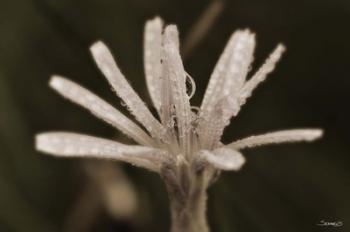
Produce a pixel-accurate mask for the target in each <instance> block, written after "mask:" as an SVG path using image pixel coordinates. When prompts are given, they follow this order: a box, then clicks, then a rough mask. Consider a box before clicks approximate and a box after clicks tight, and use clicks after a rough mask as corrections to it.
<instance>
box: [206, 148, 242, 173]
mask: <svg viewBox="0 0 350 232" xmlns="http://www.w3.org/2000/svg"><path fill="white" fill-rule="evenodd" d="M200 158H202V159H204V160H206V161H207V162H208V163H210V164H211V165H213V166H214V167H215V168H217V169H221V170H233V171H238V170H239V169H240V168H241V167H242V166H243V164H244V163H245V158H244V156H243V155H242V154H241V153H239V152H238V151H236V150H234V149H229V148H218V149H215V150H214V151H207V150H204V151H202V152H201V153H200Z"/></svg>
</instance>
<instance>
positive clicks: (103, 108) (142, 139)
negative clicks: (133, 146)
mask: <svg viewBox="0 0 350 232" xmlns="http://www.w3.org/2000/svg"><path fill="white" fill-rule="evenodd" d="M49 84H50V87H51V88H53V89H54V90H56V91H57V92H58V93H59V94H61V95H62V96H64V97H65V98H67V99H69V100H71V101H72V102H74V103H76V104H78V105H80V106H82V107H84V108H85V109H88V110H89V111H90V112H91V113H92V114H93V115H95V116H97V117H98V118H101V119H102V120H104V121H106V122H107V123H109V124H111V125H112V126H114V127H116V128H117V129H119V130H120V131H121V132H123V133H124V134H126V135H127V136H129V137H131V138H132V139H134V140H135V141H136V142H138V143H139V144H142V145H148V146H151V145H153V144H154V142H153V140H152V139H151V138H150V137H149V135H148V134H146V133H145V132H144V131H143V130H142V129H141V128H140V127H139V126H138V125H136V124H135V123H134V122H133V121H131V120H130V119H128V118H127V117H125V116H124V115H123V114H122V113H121V112H119V111H118V110H117V109H115V108H114V107H113V106H111V105H110V104H108V103H107V102H105V101H104V100H102V99H101V98H99V97H98V96H96V95H95V94H93V93H92V92H90V91H89V90H87V89H85V88H83V87H82V86H80V85H78V84H76V83H74V82H73V81H70V80H68V79H65V78H63V77H59V76H53V77H52V78H51V80H50V83H49Z"/></svg>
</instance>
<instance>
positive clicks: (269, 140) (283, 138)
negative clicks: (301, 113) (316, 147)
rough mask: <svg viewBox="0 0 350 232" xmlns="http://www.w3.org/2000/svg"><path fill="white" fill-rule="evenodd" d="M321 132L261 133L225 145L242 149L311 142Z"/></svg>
mask: <svg viewBox="0 0 350 232" xmlns="http://www.w3.org/2000/svg"><path fill="white" fill-rule="evenodd" d="M322 134H323V131H322V130H321V129H294V130H284V131H276V132H270V133H267V134H262V135H253V136H250V137H247V138H244V139H240V140H238V141H235V142H232V143H230V144H228V145H226V146H225V147H229V148H233V149H237V150H239V149H244V148H250V147H257V146H263V145H269V144H278V143H294V142H311V141H314V140H316V139H318V138H320V137H321V136H322Z"/></svg>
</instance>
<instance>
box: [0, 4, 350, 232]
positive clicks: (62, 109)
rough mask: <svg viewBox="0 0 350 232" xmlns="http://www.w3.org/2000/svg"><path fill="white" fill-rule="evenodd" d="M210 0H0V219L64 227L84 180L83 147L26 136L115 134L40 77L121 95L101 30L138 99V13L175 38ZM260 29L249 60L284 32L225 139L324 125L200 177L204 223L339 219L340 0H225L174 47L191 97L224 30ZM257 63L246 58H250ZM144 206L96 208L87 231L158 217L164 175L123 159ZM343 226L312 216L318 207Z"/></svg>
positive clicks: (132, 227)
mask: <svg viewBox="0 0 350 232" xmlns="http://www.w3.org/2000/svg"><path fill="white" fill-rule="evenodd" d="M208 3H209V1H207V0H201V1H199V0H196V1H190V0H187V1H185V0H172V1H165V0H143V1H142V0H85V1H83V0H81V1H78V0H74V1H73V0H32V1H31V0H26V1H25V0H22V1H20V0H13V1H10V0H1V2H0V153H1V155H0V231H19V232H20V231H33V232H36V231H38V232H40V231H61V230H62V226H63V224H64V221H65V220H66V217H67V214H68V212H69V211H70V209H71V208H72V205H74V203H75V202H76V201H77V199H78V197H79V193H80V192H81V191H82V189H84V188H83V187H84V183H85V182H86V180H85V177H84V175H82V174H81V172H82V171H81V161H79V160H61V159H55V158H52V157H47V156H44V155H41V154H39V153H37V152H35V151H34V148H33V136H34V134H35V133H37V132H41V131H48V130H70V131H78V132H83V133H89V134H95V135H100V136H104V137H113V136H114V135H115V130H113V129H112V128H110V127H108V126H107V125H105V124H104V123H102V122H100V121H99V120H97V119H95V118H94V117H92V116H91V115H89V114H88V113H87V112H86V111H84V110H82V109H80V108H79V107H77V106H75V105H73V104H71V103H69V102H67V101H65V100H63V99H62V98H61V97H60V96H58V95H57V94H56V93H54V92H53V91H52V90H50V89H49V88H48V85H47V82H48V80H49V77H50V75H51V74H61V75H64V76H67V77H69V78H71V79H72V80H74V81H77V82H79V83H81V84H83V85H84V86H86V87H88V88H89V89H91V90H93V91H94V92H96V93H97V94H99V95H100V96H102V97H103V98H105V99H106V100H108V101H109V102H114V103H115V105H116V106H117V107H119V108H120V100H119V99H117V98H116V97H115V96H114V95H113V93H112V91H110V89H111V88H110V87H109V85H108V84H107V82H106V81H105V80H104V78H103V77H102V75H101V74H100V73H99V72H98V70H97V69H96V67H95V65H94V63H93V61H92V59H91V57H90V55H89V53H88V47H89V45H90V44H91V43H92V42H94V41H96V40H97V39H102V40H104V41H105V42H106V43H107V44H108V45H109V46H110V48H111V49H112V51H113V53H114V54H115V55H116V59H117V60H118V63H119V65H120V67H121V69H122V70H123V72H124V73H125V74H126V76H127V78H128V80H129V81H130V83H132V85H133V86H134V87H135V89H136V90H137V91H138V92H139V93H140V94H141V96H142V98H143V99H145V101H146V102H148V103H149V96H148V95H147V93H146V91H145V80H144V76H143V68H142V34H143V25H144V22H145V21H146V20H147V19H149V18H151V17H153V16H154V15H160V16H161V17H162V18H164V19H165V20H166V22H170V23H176V24H177V25H178V26H179V29H180V33H181V38H182V39H183V38H184V36H186V35H187V34H188V32H189V29H190V27H191V25H192V24H193V22H194V21H195V20H196V19H197V18H198V16H199V15H200V13H201V12H202V11H203V9H204V8H205V7H206V6H207V5H208ZM246 27H248V28H250V29H252V30H253V31H255V32H256V33H257V42H258V46H257V50H256V62H255V66H254V67H256V66H257V65H259V64H261V63H262V61H263V59H264V58H265V57H266V56H267V55H268V53H269V52H270V51H271V50H272V49H273V47H274V46H275V45H276V43H278V42H280V41H282V42H283V43H284V44H285V45H286V46H287V53H286V55H285V56H284V58H283V60H282V62H281V63H280V65H279V66H278V69H277V71H276V72H274V73H273V74H272V75H271V77H270V79H269V80H268V81H267V82H266V83H264V84H263V85H262V86H261V87H260V88H258V90H257V91H256V92H255V94H254V96H253V97H252V98H251V99H250V100H249V101H248V103H247V104H246V105H245V107H244V109H243V110H242V111H241V113H240V115H239V116H238V117H237V118H236V119H235V120H234V121H233V122H232V124H231V125H230V126H229V127H228V128H227V130H226V131H225V137H224V141H226V142H229V141H231V140H232V139H234V138H240V137H243V136H247V135H250V134H253V133H262V132H266V131H270V130H277V129H284V128H293V127H309V126H310V127H322V128H324V129H325V136H324V138H323V139H322V140H320V141H318V142H316V143H312V144H297V145H281V146H274V147H266V148H259V149H255V150H249V151H246V152H245V154H246V157H247V159H248V162H247V164H246V165H245V166H244V168H243V169H242V170H241V171H240V172H238V173H236V172H230V173H224V174H222V175H221V178H220V180H219V181H218V182H217V183H216V184H215V185H214V186H212V187H211V189H210V191H209V209H208V211H209V212H208V218H209V222H210V225H211V228H212V230H213V231H240V232H250V231H254V232H256V231H268V232H277V231H278V232H279V231H285V232H300V231H305V232H312V231H315V232H316V231H350V229H349V228H350V226H349V223H350V199H349V198H350V169H349V164H350V154H349V151H350V149H349V143H350V135H349V131H350V110H349V107H350V105H349V101H350V98H349V97H350V74H349V67H350V55H349V52H350V1H349V0H289V1H281V0H271V1H268V0H240V1H237V0H235V1H229V0H227V1H226V5H225V9H224V11H223V12H222V13H221V15H220V16H219V18H218V20H217V21H216V23H215V25H214V26H213V28H212V29H211V30H210V33H209V35H208V36H206V37H205V39H204V40H203V41H202V42H201V43H200V44H199V45H198V47H197V49H196V50H195V51H193V53H192V54H191V56H189V57H188V59H187V60H186V61H185V66H186V69H187V71H188V72H189V73H190V74H191V75H192V76H193V77H194V79H195V81H196V82H197V87H198V90H197V92H196V96H195V97H194V98H193V99H192V100H193V104H194V105H198V104H199V103H200V99H201V98H202V96H203V93H204V90H205V86H206V84H207V81H208V77H209V75H210V73H211V70H212V68H213V66H214V64H215V62H216V60H217V58H218V56H219V54H220V52H221V50H222V49H223V47H224V45H225V43H226V41H227V39H228V37H229V35H230V33H231V32H232V31H234V30H235V29H237V28H246ZM254 70H255V69H254ZM123 169H124V170H125V172H126V173H127V174H128V176H130V178H131V180H132V181H133V182H134V183H135V185H136V188H137V190H138V192H139V194H140V195H141V198H142V199H143V200H142V201H143V202H144V203H143V204H144V205H147V207H148V208H147V210H146V212H147V217H146V218H144V219H141V220H140V221H141V223H135V222H133V221H119V220H113V219H112V218H110V217H109V216H108V215H107V214H106V213H103V212H101V213H100V215H99V216H98V217H97V219H96V222H94V225H93V229H92V230H93V231H167V229H168V227H169V215H168V208H167V207H168V205H167V196H166V193H165V190H164V186H163V184H162V182H161V181H160V179H159V178H158V177H157V176H156V175H155V174H150V173H149V172H147V171H144V170H140V169H136V168H133V167H130V166H127V165H124V166H123ZM322 219H324V220H327V221H342V222H343V223H344V226H343V227H341V228H333V227H327V228H322V227H318V226H316V225H315V224H317V223H318V222H319V221H320V220H322Z"/></svg>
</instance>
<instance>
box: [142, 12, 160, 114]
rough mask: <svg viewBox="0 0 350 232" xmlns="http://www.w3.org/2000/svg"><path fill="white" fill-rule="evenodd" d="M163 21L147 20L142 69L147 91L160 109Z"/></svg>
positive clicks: (156, 19)
mask: <svg viewBox="0 0 350 232" xmlns="http://www.w3.org/2000/svg"><path fill="white" fill-rule="evenodd" d="M162 30H163V21H162V20H161V19H160V18H159V17H156V18H154V19H152V20H149V21H147V23H146V25H145V32H144V54H143V55H144V69H145V74H146V82H147V88H148V92H149V94H150V96H151V99H152V102H153V105H154V107H155V108H156V109H157V110H158V112H159V110H160V96H161V95H160V91H161V90H160V89H161V78H160V77H161V49H162Z"/></svg>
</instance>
